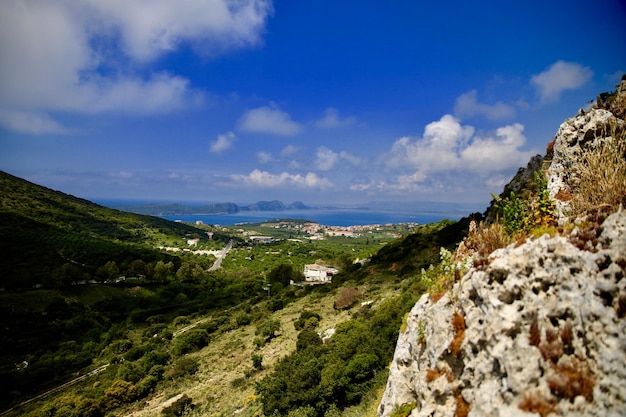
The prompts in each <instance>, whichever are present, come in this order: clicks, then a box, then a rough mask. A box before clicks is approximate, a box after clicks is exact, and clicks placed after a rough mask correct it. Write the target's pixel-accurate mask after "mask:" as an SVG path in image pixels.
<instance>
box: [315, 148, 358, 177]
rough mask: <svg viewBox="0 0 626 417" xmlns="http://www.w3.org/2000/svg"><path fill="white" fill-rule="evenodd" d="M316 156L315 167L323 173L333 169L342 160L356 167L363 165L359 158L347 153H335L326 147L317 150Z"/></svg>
mask: <svg viewBox="0 0 626 417" xmlns="http://www.w3.org/2000/svg"><path fill="white" fill-rule="evenodd" d="M315 156H316V158H315V167H316V168H317V169H319V170H321V171H328V170H331V169H333V168H334V167H335V165H336V164H337V163H338V162H340V160H344V161H346V162H348V163H349V164H351V165H355V166H356V165H359V164H360V163H361V159H360V158H359V157H358V156H355V155H352V154H351V153H349V152H346V151H341V152H335V151H333V150H331V149H328V148H327V147H325V146H320V147H319V148H317V152H316V153H315Z"/></svg>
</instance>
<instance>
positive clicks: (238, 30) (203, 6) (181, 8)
mask: <svg viewBox="0 0 626 417" xmlns="http://www.w3.org/2000/svg"><path fill="white" fill-rule="evenodd" d="M87 3H88V4H89V6H90V7H91V8H92V9H93V10H94V11H95V14H96V15H97V16H98V17H99V18H104V19H105V21H106V22H110V23H109V24H110V25H112V26H113V25H114V26H113V27H114V28H115V29H117V30H118V31H119V32H120V33H121V38H122V39H121V40H122V42H123V46H124V50H125V52H126V53H127V54H128V55H130V56H131V57H133V59H136V60H139V61H149V60H153V59H155V58H157V57H158V56H160V55H162V54H163V53H167V52H169V51H173V50H175V49H177V48H178V47H179V45H180V44H181V43H183V42H190V43H192V44H193V46H194V47H195V48H196V49H200V50H201V51H202V52H205V53H209V54H210V53H216V52H223V51H224V50H227V49H230V48H237V47H242V46H248V45H255V44H258V43H260V42H261V37H260V35H261V33H262V31H263V29H264V26H265V21H266V19H267V17H268V15H270V14H271V13H272V3H271V1H269V0H243V1H236V2H233V1H228V0H209V1H206V0H188V1H185V2H182V3H179V2H172V1H169V0H152V1H151V2H150V4H149V7H147V5H146V3H145V2H143V1H138V0H134V1H129V0H107V1H101V0H88V1H87Z"/></svg>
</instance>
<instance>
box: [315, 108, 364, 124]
mask: <svg viewBox="0 0 626 417" xmlns="http://www.w3.org/2000/svg"><path fill="white" fill-rule="evenodd" d="M354 123H356V118H354V117H346V118H345V119H341V118H340V117H339V110H337V109H335V108H334V107H329V108H327V109H326V110H325V111H324V115H323V116H322V118H321V119H319V120H316V121H315V122H314V124H315V126H317V127H320V128H328V129H329V128H336V127H343V126H350V125H353V124H354Z"/></svg>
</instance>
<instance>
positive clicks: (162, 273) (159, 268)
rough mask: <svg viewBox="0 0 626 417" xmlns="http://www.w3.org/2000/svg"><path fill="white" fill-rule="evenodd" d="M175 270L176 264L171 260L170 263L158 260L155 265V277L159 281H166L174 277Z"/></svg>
mask: <svg viewBox="0 0 626 417" xmlns="http://www.w3.org/2000/svg"><path fill="white" fill-rule="evenodd" d="M173 271H174V264H173V263H172V262H171V261H170V262H168V263H165V262H163V261H158V262H157V263H156V265H155V266H154V279H155V281H158V282H165V281H167V280H169V279H170V278H171V277H172V275H173Z"/></svg>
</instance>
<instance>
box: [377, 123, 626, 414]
mask: <svg viewBox="0 0 626 417" xmlns="http://www.w3.org/2000/svg"><path fill="white" fill-rule="evenodd" d="M599 117H604V113H602V112H600V113H598V114H597V118H599ZM595 118H596V116H594V119H595ZM572 123H577V122H574V121H572ZM561 130H562V131H563V134H562V135H561V139H560V140H562V141H566V140H568V141H570V143H572V142H576V143H579V142H580V140H581V138H580V137H578V136H576V137H572V136H568V134H567V133H566V132H568V131H569V130H568V128H567V126H562V129H560V131H561ZM601 230H602V232H601V234H600V235H599V237H598V238H597V240H595V241H594V242H593V245H592V247H591V248H589V245H587V246H584V245H581V244H580V239H578V238H577V236H578V233H579V231H578V230H577V229H574V231H573V232H572V234H571V235H568V236H554V237H550V236H549V235H544V236H543V237H540V238H538V239H535V240H528V241H526V242H524V243H522V244H513V245H510V246H508V247H506V248H503V249H499V250H497V251H495V252H493V253H492V254H491V255H490V257H489V262H488V264H487V265H483V266H481V267H476V268H472V269H470V270H469V271H468V272H467V273H466V274H465V275H464V276H463V277H462V278H461V280H460V281H458V282H457V283H456V284H455V285H454V287H453V288H452V290H451V291H449V292H448V294H446V295H444V296H443V297H442V298H440V299H438V300H435V299H433V298H432V297H431V296H430V295H428V294H425V295H423V296H422V297H421V298H420V300H419V301H418V303H417V304H416V305H415V306H414V307H413V309H412V310H411V312H410V313H409V316H408V318H407V325H406V330H405V331H403V332H402V333H401V334H400V335H399V337H398V343H397V347H396V351H395V354H394V358H393V361H392V363H391V365H390V375H389V379H388V383H387V387H386V390H385V393H384V395H383V399H382V401H381V403H380V405H379V408H378V413H379V415H380V416H385V417H386V416H391V415H392V414H393V412H394V410H396V409H397V407H399V406H402V405H406V404H412V405H413V407H414V408H413V410H412V412H411V414H410V415H411V416H412V417H418V416H431V417H438V416H441V417H443V416H449V417H453V416H455V417H457V416H464V415H469V416H493V417H496V416H532V415H535V416H537V415H541V416H546V415H548V414H550V413H554V414H553V415H576V416H598V417H599V416H615V417H617V416H624V415H626V320H625V319H624V317H625V316H626V279H625V278H624V275H625V273H626V270H625V268H626V212H625V211H624V210H622V209H620V210H619V211H618V212H617V213H614V214H612V215H611V216H609V217H608V218H607V219H606V220H605V221H604V222H603V224H602V229H601ZM581 247H583V249H581Z"/></svg>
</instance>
